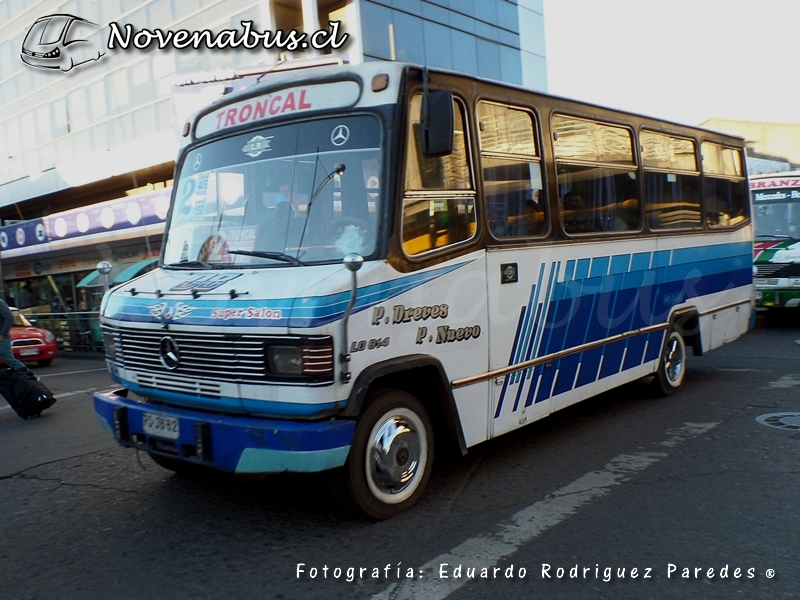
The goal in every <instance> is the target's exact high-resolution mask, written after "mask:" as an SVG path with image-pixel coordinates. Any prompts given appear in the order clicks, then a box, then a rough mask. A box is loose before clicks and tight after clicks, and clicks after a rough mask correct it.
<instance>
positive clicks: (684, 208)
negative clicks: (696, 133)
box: [639, 130, 703, 229]
mask: <svg viewBox="0 0 800 600" xmlns="http://www.w3.org/2000/svg"><path fill="white" fill-rule="evenodd" d="M639 141H640V142H641V144H642V163H643V165H644V168H645V174H644V187H645V200H646V204H645V207H646V211H647V223H648V225H649V226H650V228H651V229H685V228H690V227H695V228H697V227H702V226H703V220H702V213H701V209H700V172H699V170H698V168H697V153H696V151H695V150H696V147H695V143H694V142H693V141H692V140H689V139H685V138H678V137H674V136H671V135H666V134H663V133H657V132H655V131H647V130H644V131H642V132H641V134H640V136H639Z"/></svg>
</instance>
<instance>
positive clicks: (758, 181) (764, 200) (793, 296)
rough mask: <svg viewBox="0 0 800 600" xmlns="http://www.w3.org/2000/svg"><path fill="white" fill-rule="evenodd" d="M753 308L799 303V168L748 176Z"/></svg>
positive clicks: (771, 308)
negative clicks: (752, 232)
mask: <svg viewBox="0 0 800 600" xmlns="http://www.w3.org/2000/svg"><path fill="white" fill-rule="evenodd" d="M750 192H751V194H752V196H753V211H754V213H753V215H754V221H755V226H756V232H755V247H754V258H753V265H754V266H755V280H754V283H755V286H756V310H758V311H761V312H773V313H774V312H776V311H777V309H782V308H797V307H798V306H800V171H792V172H787V173H771V174H768V175H753V176H751V177H750Z"/></svg>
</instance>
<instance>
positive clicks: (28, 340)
mask: <svg viewBox="0 0 800 600" xmlns="http://www.w3.org/2000/svg"><path fill="white" fill-rule="evenodd" d="M11 314H12V315H14V325H12V326H11V331H10V333H9V335H10V336H11V350H12V351H13V352H14V356H15V357H16V358H17V359H18V360H20V361H22V362H24V363H31V362H38V363H39V364H40V365H41V366H43V367H46V366H47V365H49V364H50V363H51V362H53V359H54V358H55V357H56V356H58V345H57V344H56V336H55V335H53V333H52V332H51V331H48V330H47V329H42V328H40V327H34V326H33V325H32V324H31V322H30V321H28V319H27V317H25V315H23V314H22V313H21V312H19V310H18V309H16V308H11ZM2 362H3V361H2V360H1V359H0V363H2Z"/></svg>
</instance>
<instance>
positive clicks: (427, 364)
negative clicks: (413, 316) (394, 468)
mask: <svg viewBox="0 0 800 600" xmlns="http://www.w3.org/2000/svg"><path fill="white" fill-rule="evenodd" d="M378 388H392V389H397V390H403V391H406V392H408V393H409V394H411V395H413V396H414V397H415V398H417V399H418V400H419V401H420V402H421V403H422V405H423V406H424V407H425V409H426V410H427V411H428V415H429V417H430V419H431V423H432V424H433V429H434V435H435V436H436V438H438V439H439V440H442V441H449V442H451V443H452V444H454V445H456V446H457V448H458V450H459V451H460V453H461V454H462V455H464V454H466V453H467V445H466V441H465V439H464V432H463V430H462V428H461V420H460V419H459V417H458V410H457V408H456V402H455V397H454V396H453V390H452V387H451V386H450V380H449V379H448V378H447V374H446V373H445V370H444V367H443V366H442V363H441V362H439V360H437V359H436V358H434V357H432V356H429V355H427V354H412V355H408V356H401V357H397V358H392V359H389V360H385V361H382V362H378V363H375V364H373V365H370V366H369V367H367V368H366V369H364V370H363V371H361V373H360V374H359V375H358V377H357V378H356V381H355V384H354V385H353V388H352V390H351V392H350V397H349V398H348V400H347V405H346V406H345V408H344V410H343V411H342V413H341V416H343V417H351V418H355V417H357V416H358V415H360V414H361V412H362V411H363V409H364V403H365V402H366V400H367V397H368V396H369V393H370V392H371V391H372V390H374V389H378Z"/></svg>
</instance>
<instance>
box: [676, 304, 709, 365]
mask: <svg viewBox="0 0 800 600" xmlns="http://www.w3.org/2000/svg"><path fill="white" fill-rule="evenodd" d="M669 322H670V325H671V326H672V327H673V328H675V329H676V330H677V331H678V333H680V334H681V336H682V337H683V342H684V343H685V344H686V345H687V346H690V347H691V348H692V354H693V355H694V356H703V340H702V338H701V331H700V312H699V311H698V310H697V307H695V306H686V307H682V308H678V309H676V310H675V311H673V313H672V314H671V315H670V317H669Z"/></svg>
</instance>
